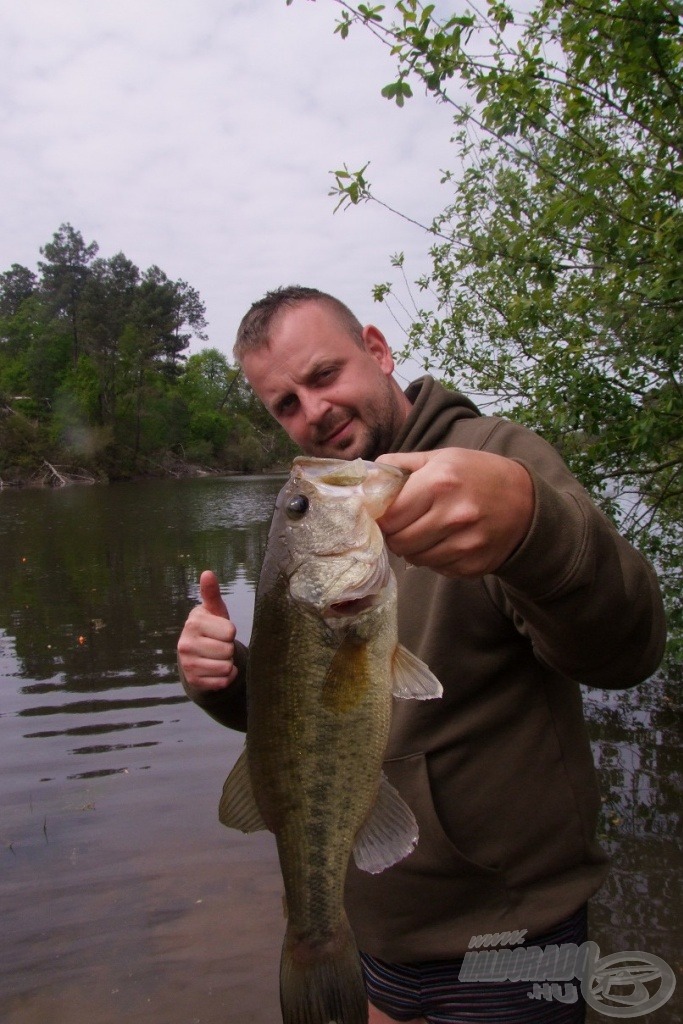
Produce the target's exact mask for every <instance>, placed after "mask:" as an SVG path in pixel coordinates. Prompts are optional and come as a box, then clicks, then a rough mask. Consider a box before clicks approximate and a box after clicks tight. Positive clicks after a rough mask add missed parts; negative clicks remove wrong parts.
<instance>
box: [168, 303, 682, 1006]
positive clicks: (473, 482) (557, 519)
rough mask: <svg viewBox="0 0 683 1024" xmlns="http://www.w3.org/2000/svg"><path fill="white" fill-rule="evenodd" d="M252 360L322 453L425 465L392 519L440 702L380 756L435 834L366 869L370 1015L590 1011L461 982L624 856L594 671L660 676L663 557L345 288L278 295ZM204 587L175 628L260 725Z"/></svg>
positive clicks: (406, 612) (361, 899)
mask: <svg viewBox="0 0 683 1024" xmlns="http://www.w3.org/2000/svg"><path fill="white" fill-rule="evenodd" d="M235 355H236V357H237V359H238V360H239V362H240V363H241V365H242V368H243V370H244V373H245V376H246V377H247V379H248V381H249V382H250V384H251V385H252V387H253V388H254V390H255V392H256V394H257V395H258V396H259V398H260V399H261V400H262V401H263V402H264V404H265V406H266V408H267V409H268V410H269V411H270V412H271V414H272V415H273V416H274V417H275V419H276V420H277V421H278V422H279V423H280V424H281V425H282V426H283V427H284V429H285V430H286V431H287V433H288V434H289V435H290V437H292V438H293V439H294V440H295V441H296V442H297V443H298V444H299V445H300V446H301V448H302V449H303V451H304V452H306V453H307V454H309V455H315V456H319V457H335V458H342V459H352V458H356V457H359V456H360V457H362V458H366V459H378V461H380V462H388V463H391V464H393V465H396V466H400V467H402V468H405V469H409V470H411V471H412V473H411V476H410V477H409V479H408V481H407V483H406V484H405V486H404V488H403V490H402V491H401V493H400V495H399V497H398V498H397V499H396V501H395V502H394V504H393V505H392V506H391V507H390V509H389V510H388V511H387V512H386V514H385V515H384V517H383V518H382V519H381V520H380V526H381V527H382V529H383V531H384V533H385V535H386V539H387V544H388V546H389V548H390V550H391V551H392V552H393V554H394V555H395V556H398V557H397V558H396V559H394V569H395V571H396V574H397V580H398V589H399V635H400V639H401V641H402V643H404V644H405V645H406V646H407V647H408V648H409V649H410V650H412V651H413V652H414V653H415V654H416V655H417V656H418V657H420V658H421V659H422V660H423V661H425V662H426V663H427V664H428V665H429V667H430V668H431V669H432V671H433V672H434V674H435V675H436V676H437V678H438V679H439V680H440V681H441V683H442V684H443V687H444V696H443V698H442V699H441V700H440V701H430V702H426V703H425V704H423V705H422V706H420V707H417V708H416V707H415V705H414V702H412V701H411V702H397V703H396V706H395V712H394V719H393V722H392V731H391V737H390V741H389V747H388V750H387V758H386V762H385V771H386V773H387V775H388V777H389V779H390V781H391V782H393V784H394V785H395V786H396V788H397V789H398V790H399V791H400V792H401V793H402V795H403V796H404V797H405V799H406V802H407V803H408V804H409V806H410V807H411V808H412V809H413V811H414V813H415V814H416V817H417V819H418V824H419V826H420V841H419V843H418V846H417V848H416V850H415V851H414V852H413V853H412V854H411V855H410V856H409V857H407V858H406V859H405V860H404V861H402V862H401V863H400V864H397V865H395V866H394V867H392V868H390V869H389V870H387V871H385V872H383V873H382V874H381V875H377V876H369V875H365V874H364V873H363V872H360V871H358V870H357V869H356V868H355V867H354V866H353V865H351V866H350V868H349V877H348V883H347V909H348V912H349V917H350V919H351V923H352V926H353V928H354V931H355V933H356V937H357V939H358V943H359V947H360V949H361V951H362V954H363V961H364V968H365V973H366V981H367V984H368V992H369V995H370V1000H371V1008H370V1022H371V1024H383V1022H384V1024H385V1022H389V1021H393V1020H401V1021H409V1022H411V1024H415V1022H418V1021H427V1022H429V1024H446V1022H460V1021H487V1022H495V1021H500V1022H503V1021H505V1022H510V1021H519V1022H532V1021H543V1020H553V1021H557V1022H561V1021H572V1022H578V1021H581V1020H582V1019H583V1008H582V1003H581V999H580V998H577V997H576V994H575V993H573V992H572V991H571V990H569V991H567V990H565V991H564V992H563V995H564V997H565V999H564V1000H563V1001H557V1000H556V1001H555V1002H544V1001H542V1000H541V1001H539V1000H533V999H530V998H529V994H530V992H531V989H532V986H531V984H528V983H527V984H524V983H521V984H520V983H513V982H495V981H494V982H489V983H486V982H483V981H477V980H476V978H475V979H474V980H473V981H470V982H467V981H463V980H460V979H459V974H460V972H461V966H462V957H463V956H464V954H465V952H466V951H467V949H468V945H469V944H470V940H471V939H472V937H473V936H477V935H486V934H489V935H490V934H493V933H503V932H509V933H519V937H522V936H525V941H526V943H527V944H530V945H534V944H536V945H542V946H546V945H548V944H551V943H554V944H562V943H563V942H575V943H577V944H580V943H581V942H582V941H583V940H584V939H585V927H586V926H585V905H586V901H587V899H588V898H589V897H590V896H591V895H592V894H593V893H594V892H595V891H596V889H597V888H598V887H599V885H600V884H601V882H602V880H603V878H604V875H605V871H606V866H605V860H606V858H605V856H604V854H603V852H602V851H601V850H600V848H599V846H598V845H597V843H596V840H595V826H596V820H597V812H598V807H599V793H598V789H597V785H596V779H595V772H594V768H593V764H592V758H591V753H590V746H589V742H588V737H587V734H586V729H585V725H584V722H583V716H582V710H581V698H580V691H579V683H585V684H589V685H593V686H601V687H626V686H632V685H635V684H636V683H638V682H640V681H642V680H643V679H645V678H647V676H648V675H650V674H651V673H652V672H653V671H654V670H655V669H656V667H657V665H658V664H659V660H660V658H661V655H662V650H663V642H664V632H665V630H664V618H663V612H662V606H661V600H660V596H659V590H658V587H657V583H656V580H655V578H654V574H653V573H652V570H651V569H650V567H649V566H648V564H647V563H646V562H645V560H644V559H642V558H641V557H640V555H638V553H637V552H635V551H634V550H633V549H632V548H631V547H630V546H629V545H628V544H627V543H626V542H625V541H624V540H623V539H622V538H621V537H620V536H619V535H618V533H617V532H616V531H615V530H614V528H613V527H612V525H611V524H610V523H609V522H608V521H607V519H606V518H605V517H604V516H603V515H602V514H601V513H600V512H599V511H598V510H597V509H596V508H595V507H594V505H593V504H592V503H591V501H590V499H589V498H588V496H587V495H586V493H585V492H584V491H583V489H582V488H581V487H580V485H579V484H578V482H577V481H576V480H575V479H574V478H573V477H572V476H571V474H570V473H569V471H568V470H567V468H566V467H565V465H564V463H563V462H562V460H561V459H560V458H559V456H558V455H557V453H556V452H555V450H554V449H553V448H551V447H550V446H549V445H547V444H546V443H545V442H544V441H542V440H541V439H540V438H539V437H537V436H536V435H535V434H533V433H532V432H530V431H527V430H525V429H523V428H521V427H519V426H516V425H514V424H511V423H509V422H506V421H504V420H501V419H498V418H495V417H484V416H481V415H480V414H479V413H478V411H477V409H476V408H475V406H474V405H473V404H472V403H471V402H470V401H469V400H468V399H466V398H465V397H464V396H462V395H459V394H457V393H455V392H451V391H448V390H446V389H445V388H443V387H441V386H440V385H439V384H437V383H436V382H435V381H434V380H432V379H431V378H429V377H425V378H423V379H421V380H420V381H417V382H416V383H415V384H413V385H411V386H410V387H409V388H408V390H407V391H406V393H405V394H404V393H403V392H402V391H401V389H400V387H399V386H398V384H397V383H396V381H395V379H394V378H393V376H392V374H393V369H394V363H393V359H392V355H391V352H390V350H389V347H388V344H387V342H386V340H385V338H384V336H383V335H382V333H381V332H380V331H379V330H377V328H376V327H373V326H366V327H362V326H361V324H360V323H359V322H358V321H357V320H356V318H355V317H354V316H353V314H352V313H351V312H350V311H349V310H348V309H347V308H346V307H345V306H343V305H342V304H341V303H339V302H338V300H336V299H334V298H332V297H331V296H329V295H325V294H323V293H321V292H318V291H316V290H315V289H306V288H298V287H292V288H287V289H281V290H278V291H276V292H271V293H268V295H266V296H265V298H264V299H262V300H261V301H260V302H257V303H255V304H254V306H252V308H251V309H250V311H249V312H248V313H247V314H246V316H245V318H244V319H243V321H242V324H241V325H240V328H239V331H238V337H237V344H236V346H235ZM201 595H202V604H201V605H200V606H199V607H197V608H195V609H194V610H193V611H192V612H191V613H190V616H189V618H188V620H187V623H186V625H185V628H184V630H183V633H182V635H181V638H180V641H179V643H178V652H179V660H180V666H181V670H182V674H183V676H184V685H185V687H186V690H187V692H188V694H189V695H190V696H191V697H192V698H193V699H194V700H195V701H196V702H197V703H198V704H200V706H202V707H203V708H204V709H205V710H206V711H208V712H209V713H210V714H212V715H213V716H214V717H215V718H217V719H218V720H219V721H221V722H223V723H224V724H228V725H233V726H236V727H238V728H239V727H242V728H243V727H244V721H245V718H244V692H243V687H244V676H245V671H244V669H245V662H246V657H247V652H246V649H245V648H244V647H243V646H242V645H241V644H239V642H238V641H237V640H236V637H235V629H234V626H233V624H232V623H231V622H230V620H229V618H228V612H227V609H226V607H225V605H224V603H223V601H222V599H221V596H220V592H219V589H218V581H217V580H216V578H215V576H214V575H213V574H212V573H210V572H206V573H203V574H202V578H201ZM428 705H429V706H428ZM547 980H549V981H552V980H554V979H552V978H549V979H547Z"/></svg>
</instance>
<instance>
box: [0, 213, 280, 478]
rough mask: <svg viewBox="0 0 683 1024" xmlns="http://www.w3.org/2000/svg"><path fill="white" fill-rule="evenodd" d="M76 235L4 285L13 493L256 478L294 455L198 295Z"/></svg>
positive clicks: (2, 436)
mask: <svg viewBox="0 0 683 1024" xmlns="http://www.w3.org/2000/svg"><path fill="white" fill-rule="evenodd" d="M98 253H99V247H98V245H97V243H96V242H94V241H93V242H90V243H88V244H86V242H85V241H84V239H83V236H82V234H81V233H80V232H79V231H77V230H76V229H75V228H74V227H72V225H70V224H62V225H61V226H60V228H59V230H58V231H57V232H55V234H54V235H53V237H52V240H51V241H50V242H48V243H47V244H46V245H45V246H43V247H42V248H41V249H40V256H41V259H40V260H39V261H38V263H37V273H36V272H34V271H32V270H31V269H29V268H28V267H25V266H22V265H20V264H18V263H14V264H12V266H11V267H10V269H9V270H6V271H5V272H4V273H2V274H0V480H1V481H2V484H3V485H8V484H18V483H29V482H41V481H44V482H52V483H54V482H59V480H60V478H61V479H64V480H66V479H74V478H75V479H78V478H79V477H82V478H84V479H87V478H90V479H96V480H117V479H126V478H130V477H135V476H140V475H158V474H179V475H180V474H182V473H186V472H193V471H196V470H197V469H198V468H200V469H205V470H213V471H236V472H254V471H258V470H262V469H267V468H270V467H273V466H278V465H282V464H286V463H287V462H289V460H290V459H291V457H292V455H293V454H294V448H293V446H292V444H291V442H289V441H288V439H287V438H286V437H285V436H284V435H283V433H282V431H280V430H279V429H278V428H277V427H276V426H275V424H273V422H272V421H271V420H270V417H269V416H268V415H267V414H266V413H265V411H264V409H263V407H262V406H261V405H260V403H259V402H258V401H257V400H256V398H255V396H254V395H253V393H252V392H251V390H250V388H249V387H248V385H247V384H246V383H245V381H244V379H243V378H242V376H241V375H240V374H239V373H238V371H237V368H236V367H234V366H232V365H231V364H230V362H229V361H228V359H227V358H226V356H225V355H223V354H222V353H221V352H220V351H219V350H218V349H216V348H208V347H207V348H204V349H202V350H201V351H199V352H198V353H196V354H194V355H190V356H188V355H187V350H188V348H189V345H190V342H191V340H192V339H193V338H194V339H197V340H199V341H202V342H206V341H207V334H206V328H207V322H206V316H205V313H206V310H205V306H204V303H203V302H202V299H201V297H200V295H199V293H198V292H197V290H196V289H195V288H193V287H192V286H191V285H189V284H188V283H187V282H186V281H182V280H177V281H173V280H171V279H170V278H169V277H168V276H167V274H166V273H164V271H163V270H161V269H160V268H159V267H158V266H152V267H149V268H148V269H146V270H140V268H138V267H137V266H135V264H134V263H133V262H132V261H131V260H129V259H128V258H127V257H126V256H125V255H124V254H123V253H122V252H119V253H116V254H115V255H114V256H111V257H109V258H108V259H105V258H103V257H101V256H99V255H98Z"/></svg>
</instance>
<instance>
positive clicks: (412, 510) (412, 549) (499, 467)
mask: <svg viewBox="0 0 683 1024" xmlns="http://www.w3.org/2000/svg"><path fill="white" fill-rule="evenodd" d="M377 462H378V463H386V464H388V465H391V466H398V467H399V468H400V469H408V470H410V471H411V475H410V476H409V477H408V480H407V481H406V483H405V485H404V487H403V490H402V491H401V492H400V494H399V495H398V497H397V498H396V500H395V501H394V502H393V504H392V505H391V506H390V507H389V508H388V509H387V511H386V512H385V513H384V515H383V516H382V518H381V519H380V520H379V526H380V528H381V529H382V531H383V532H384V534H385V536H386V540H387V545H388V547H389V549H390V550H391V551H393V552H394V554H396V555H401V556H402V557H403V558H405V559H406V561H408V562H411V563H412V564H413V565H424V566H428V567H429V568H430V569H434V570H435V571H436V572H439V573H441V574H442V575H443V576H483V575H484V574H485V573H492V572H495V571H496V570H497V569H499V568H500V566H501V565H502V564H503V562H505V561H506V560H507V559H508V558H509V557H510V555H511V554H512V553H513V552H514V551H515V550H516V549H517V548H518V547H519V545H520V544H521V543H522V541H523V540H524V538H525V537H526V535H527V533H528V531H529V527H530V526H531V520H532V518H533V514H534V488H533V484H532V481H531V477H530V476H529V474H528V472H527V471H526V469H525V468H524V467H523V466H522V465H520V463H518V462H515V461H514V460H512V459H507V458H505V457H504V456H502V455H494V454H493V453H491V452H480V451H471V450H470V449H467V448H442V449H439V450H438V451H431V452H408V453H396V454H390V455H382V456H380V457H379V458H378V459H377Z"/></svg>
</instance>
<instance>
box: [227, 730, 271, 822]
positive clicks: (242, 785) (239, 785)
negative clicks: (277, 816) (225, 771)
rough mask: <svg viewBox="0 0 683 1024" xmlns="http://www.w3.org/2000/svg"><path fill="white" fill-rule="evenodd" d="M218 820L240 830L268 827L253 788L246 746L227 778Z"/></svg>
mask: <svg viewBox="0 0 683 1024" xmlns="http://www.w3.org/2000/svg"><path fill="white" fill-rule="evenodd" d="M218 820H219V821H220V823H221V824H222V825H226V826H227V827H228V828H237V829H239V830H240V832H260V831H261V830H262V829H265V828H266V824H265V822H264V820H263V818H262V817H261V812H260V811H259V809H258V807H257V806H256V800H255V799H254V791H253V789H252V788H251V778H250V777H249V759H248V757H247V748H246V747H245V748H244V750H243V751H242V753H241V754H240V756H239V757H238V759H237V761H236V762H235V764H234V766H233V769H232V771H231V772H230V774H229V775H228V777H227V779H226V780H225V785H224V786H223V795H222V796H221V800H220V803H219V805H218Z"/></svg>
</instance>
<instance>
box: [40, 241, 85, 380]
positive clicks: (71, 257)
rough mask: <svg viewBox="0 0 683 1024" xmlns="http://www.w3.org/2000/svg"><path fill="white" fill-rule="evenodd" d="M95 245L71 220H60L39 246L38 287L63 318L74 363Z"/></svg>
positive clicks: (77, 354) (76, 359) (78, 351)
mask: <svg viewBox="0 0 683 1024" xmlns="http://www.w3.org/2000/svg"><path fill="white" fill-rule="evenodd" d="M97 251H98V245H97V243H96V242H91V243H90V244H89V245H86V244H85V242H84V241H83V235H82V234H81V233H80V231H76V230H75V229H74V228H73V227H72V226H71V224H62V225H61V226H60V228H59V231H56V232H55V234H54V235H53V236H52V241H51V242H48V244H47V245H45V246H43V248H42V249H41V250H40V252H41V254H42V255H43V256H44V257H45V260H44V261H42V262H39V263H38V268H39V270H40V272H41V291H42V293H43V297H44V298H45V300H46V301H47V302H48V303H49V305H50V307H51V309H52V311H53V312H54V313H55V314H57V315H60V316H63V317H65V318H66V320H67V321H68V324H69V328H70V334H71V341H72V358H73V363H74V366H75V365H76V363H77V362H78V357H79V355H80V317H81V296H82V294H83V291H84V289H85V287H86V284H87V282H88V279H89V276H90V272H91V264H92V261H93V260H94V259H95V256H96V255H97Z"/></svg>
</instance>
